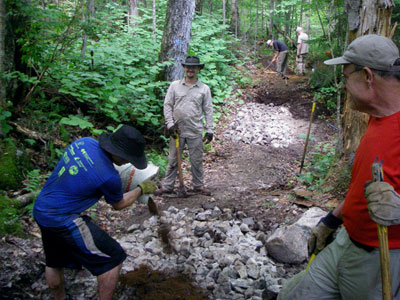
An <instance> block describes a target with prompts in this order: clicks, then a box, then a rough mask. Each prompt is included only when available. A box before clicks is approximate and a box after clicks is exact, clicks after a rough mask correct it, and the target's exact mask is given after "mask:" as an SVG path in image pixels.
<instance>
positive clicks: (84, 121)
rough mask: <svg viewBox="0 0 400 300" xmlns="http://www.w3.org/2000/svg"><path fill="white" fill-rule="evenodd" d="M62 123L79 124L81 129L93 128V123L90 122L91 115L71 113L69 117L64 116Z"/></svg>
mask: <svg viewBox="0 0 400 300" xmlns="http://www.w3.org/2000/svg"><path fill="white" fill-rule="evenodd" d="M60 125H70V126H79V127H80V128H81V129H87V128H89V129H93V124H92V123H91V122H89V116H85V117H81V116H78V115H75V116H73V115H69V116H68V118H62V119H61V120H60Z"/></svg>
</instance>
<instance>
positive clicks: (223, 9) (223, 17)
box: [222, 0, 226, 38]
mask: <svg viewBox="0 0 400 300" xmlns="http://www.w3.org/2000/svg"><path fill="white" fill-rule="evenodd" d="M222 25H224V26H225V25H226V0H222ZM224 36H225V29H223V30H222V38H224Z"/></svg>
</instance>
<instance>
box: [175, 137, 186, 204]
mask: <svg viewBox="0 0 400 300" xmlns="http://www.w3.org/2000/svg"><path fill="white" fill-rule="evenodd" d="M173 138H174V139H175V146H176V159H177V165H178V177H179V190H178V196H179V197H187V196H188V195H187V193H186V189H185V185H184V184H183V173H182V162H181V151H180V148H179V134H175V136H174V137H173Z"/></svg>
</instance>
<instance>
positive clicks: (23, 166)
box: [0, 140, 31, 190]
mask: <svg viewBox="0 0 400 300" xmlns="http://www.w3.org/2000/svg"><path fill="white" fill-rule="evenodd" d="M0 149H1V151H0V190H16V189H18V188H19V187H21V182H22V180H23V179H24V176H23V170H29V169H31V163H30V161H29V157H27V155H26V154H25V153H24V152H23V151H20V150H18V149H17V147H16V146H15V144H14V143H13V142H12V141H11V140H5V141H3V142H2V143H1V144H0Z"/></svg>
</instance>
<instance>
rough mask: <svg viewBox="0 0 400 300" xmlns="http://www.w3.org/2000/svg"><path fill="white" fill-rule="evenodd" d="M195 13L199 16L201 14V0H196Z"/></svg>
mask: <svg viewBox="0 0 400 300" xmlns="http://www.w3.org/2000/svg"><path fill="white" fill-rule="evenodd" d="M195 11H196V15H199V16H201V15H202V14H203V0H196V8H195Z"/></svg>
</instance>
